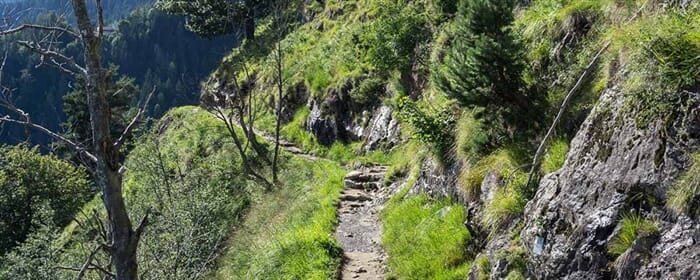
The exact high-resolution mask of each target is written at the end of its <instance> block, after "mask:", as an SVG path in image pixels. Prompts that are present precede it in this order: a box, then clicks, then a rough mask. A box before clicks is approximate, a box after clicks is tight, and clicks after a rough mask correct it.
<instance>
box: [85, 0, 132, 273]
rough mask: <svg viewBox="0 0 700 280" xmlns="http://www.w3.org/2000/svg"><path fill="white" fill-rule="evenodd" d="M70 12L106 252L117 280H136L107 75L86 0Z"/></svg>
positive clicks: (99, 41) (98, 38) (129, 223)
mask: <svg viewBox="0 0 700 280" xmlns="http://www.w3.org/2000/svg"><path fill="white" fill-rule="evenodd" d="M72 4H73V11H74V14H75V17H76V20H77V23H78V29H79V30H80V37H81V41H82V44H83V47H84V49H85V64H86V67H85V70H86V72H87V73H86V74H87V77H86V78H87V79H86V80H87V101H88V110H89V113H90V126H91V129H92V134H93V137H92V140H93V148H94V153H95V157H96V158H97V163H96V166H95V181H96V183H97V185H98V186H99V187H100V188H101V189H102V200H103V202H104V205H105V208H106V210H107V215H108V217H109V221H110V226H111V230H112V244H110V246H109V249H110V252H111V255H112V260H113V262H114V266H115V269H116V279H117V280H135V279H137V271H138V265H137V261H136V249H137V246H138V241H139V240H138V239H139V238H138V234H136V232H134V230H133V227H132V224H131V220H130V218H129V214H128V212H127V209H126V205H125V203H124V197H123V196H122V176H121V174H120V173H119V151H118V150H116V149H115V148H114V143H113V141H112V139H111V136H110V106H109V102H108V101H107V78H108V77H107V75H106V71H105V69H104V68H103V67H102V64H101V57H100V56H101V54H100V51H101V43H102V42H101V41H102V39H101V38H100V36H99V34H98V33H96V29H95V26H94V25H93V24H92V23H91V21H90V17H89V16H88V10H87V7H86V1H85V0H72Z"/></svg>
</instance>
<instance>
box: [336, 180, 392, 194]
mask: <svg viewBox="0 0 700 280" xmlns="http://www.w3.org/2000/svg"><path fill="white" fill-rule="evenodd" d="M343 182H344V183H345V188H346V189H355V190H371V191H375V190H378V189H379V187H380V186H381V185H382V181H378V182H356V181H352V180H344V181H343Z"/></svg>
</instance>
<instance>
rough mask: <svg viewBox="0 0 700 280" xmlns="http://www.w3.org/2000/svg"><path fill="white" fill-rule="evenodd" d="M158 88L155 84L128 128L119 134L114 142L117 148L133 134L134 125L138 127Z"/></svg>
mask: <svg viewBox="0 0 700 280" xmlns="http://www.w3.org/2000/svg"><path fill="white" fill-rule="evenodd" d="M157 89H158V88H157V87H155V86H154V87H153V90H152V91H151V93H149V94H148V96H147V97H146V101H145V102H144V103H143V105H142V106H141V108H140V109H139V111H138V112H137V113H136V116H134V118H133V119H132V120H131V122H130V123H129V125H127V126H126V128H125V129H124V132H122V134H121V136H119V139H117V142H115V143H114V149H115V150H119V148H120V147H121V146H122V145H123V144H124V142H126V138H127V137H129V135H130V134H131V131H132V130H133V129H134V127H136V125H137V124H138V123H139V121H141V118H142V117H143V115H144V114H145V113H146V110H147V107H148V104H149V103H150V102H151V98H152V97H153V94H154V93H155V92H156V90H157Z"/></svg>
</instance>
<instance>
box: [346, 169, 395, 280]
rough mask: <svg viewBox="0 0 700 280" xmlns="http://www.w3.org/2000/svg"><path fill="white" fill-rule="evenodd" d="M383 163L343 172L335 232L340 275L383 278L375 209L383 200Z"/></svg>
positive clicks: (382, 251)
mask: <svg viewBox="0 0 700 280" xmlns="http://www.w3.org/2000/svg"><path fill="white" fill-rule="evenodd" d="M386 170H387V167H386V166H369V167H360V168H358V169H356V170H354V171H352V172H350V173H348V174H347V175H346V176H345V180H344V181H345V188H344V190H343V192H342V196H341V197H340V203H339V207H338V227H337V228H336V232H335V236H336V239H337V240H338V241H339V242H340V245H341V247H343V251H344V254H345V255H344V265H343V270H342V272H341V279H344V280H345V279H384V274H385V272H386V253H385V252H384V250H383V249H382V246H381V237H382V227H381V223H380V222H379V217H378V215H379V212H380V210H381V208H382V207H383V204H384V202H385V199H384V198H385V194H384V193H383V192H382V184H383V181H384V176H385V174H386Z"/></svg>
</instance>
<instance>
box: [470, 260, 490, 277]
mask: <svg viewBox="0 0 700 280" xmlns="http://www.w3.org/2000/svg"><path fill="white" fill-rule="evenodd" d="M474 265H476V269H477V271H478V273H477V279H479V280H488V279H489V278H491V262H490V261H489V257H487V256H486V255H480V256H479V257H477V258H476V260H474Z"/></svg>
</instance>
